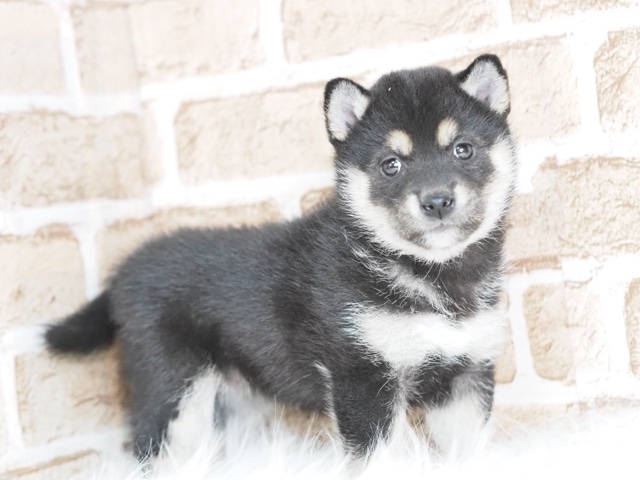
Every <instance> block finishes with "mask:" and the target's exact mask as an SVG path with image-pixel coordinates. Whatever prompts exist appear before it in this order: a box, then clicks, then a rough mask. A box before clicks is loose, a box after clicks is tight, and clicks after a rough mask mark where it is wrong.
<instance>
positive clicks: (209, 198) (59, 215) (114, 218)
mask: <svg viewBox="0 0 640 480" xmlns="http://www.w3.org/2000/svg"><path fill="white" fill-rule="evenodd" d="M332 179H333V172H330V171H327V172H318V173H316V174H304V175H291V176H277V177H265V178H260V179H253V180H250V179H244V180H238V181H221V182H207V183H205V184H202V185H200V186H197V187H189V188H184V187H176V189H175V190H170V191H162V188H163V187H162V186H160V187H158V189H155V190H154V192H152V194H151V196H149V197H142V198H137V199H130V200H100V199H91V200H84V201H79V202H73V203H65V204H54V205H50V206H46V207H32V208H29V207H26V208H19V209H16V210H13V211H10V212H5V213H3V223H4V225H0V234H4V235H18V236H24V235H29V234H32V233H35V232H36V231H37V230H38V229H40V228H43V227H45V226H47V225H53V224H63V225H68V226H69V227H71V228H72V229H73V228H75V227H78V226H85V225H88V224H89V223H90V221H88V220H87V219H88V218H91V219H92V220H91V222H95V227H96V228H104V227H108V226H109V225H111V224H113V223H116V222H118V221H122V220H135V219H142V218H146V217H148V216H151V215H153V213H155V212H157V211H161V210H165V209H171V208H203V209H204V208H212V209H217V208H227V207H236V206H249V205H255V204H257V203H261V202H265V201H269V200H273V201H276V202H280V201H283V199H284V201H285V202H287V203H288V202H289V201H291V202H294V201H300V197H302V195H304V194H305V193H307V192H308V191H311V190H319V189H324V188H327V187H330V186H332V185H333V180H332ZM94 219H98V220H94Z"/></svg>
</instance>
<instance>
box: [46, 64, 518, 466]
mask: <svg viewBox="0 0 640 480" xmlns="http://www.w3.org/2000/svg"><path fill="white" fill-rule="evenodd" d="M509 109H510V102H509V88H508V81H507V75H506V72H505V70H504V69H503V67H502V65H501V63H500V60H499V59H498V58H497V57H496V56H493V55H482V56H480V57H478V58H477V59H476V60H475V61H473V63H471V65H469V66H468V67H467V68H466V69H465V70H464V71H462V72H459V73H456V74H453V73H451V72H450V71H448V70H445V69H442V68H438V67H428V68H420V69H415V70H406V71H398V72H392V73H389V74H387V75H385V76H383V77H382V78H381V79H380V80H379V81H378V82H377V83H375V85H374V86H373V87H372V88H371V89H370V90H367V89H365V88H363V87H362V86H360V85H358V84H357V83H355V82H353V81H351V80H347V79H344V78H338V79H335V80H332V81H330V82H329V83H328V84H327V86H326V89H325V103H324V110H325V115H326V127H327V131H328V135H329V140H330V141H331V143H332V144H333V146H334V147H335V178H336V189H335V194H334V196H333V197H332V198H330V199H329V200H328V201H326V202H325V203H324V205H322V206H321V207H319V208H318V209H316V210H315V211H314V212H313V213H311V214H310V215H308V216H305V217H303V218H300V219H297V220H294V221H291V222H286V223H277V224H269V225H265V226H262V227H257V228H236V229H186V230H182V231H178V232H177V233H174V234H171V235H167V236H164V237H161V238H157V239H155V240H152V241H150V242H149V243H147V244H145V245H143V246H142V247H140V248H139V249H138V250H137V251H135V252H134V253H133V254H132V255H131V256H129V258H128V259H126V260H125V261H124V262H123V263H122V264H121V265H120V267H119V268H118V269H117V270H116V271H115V273H114V274H113V276H112V277H111V279H110V281H109V282H108V285H107V287H106V289H105V291H104V292H103V293H102V294H101V295H99V296H98V297H97V298H95V299H94V300H92V301H91V302H89V303H88V304H87V305H86V306H84V307H83V308H82V309H81V310H79V311H78V312H76V313H73V314H72V315H70V316H69V317H67V318H66V319H64V321H62V322H61V323H59V324H57V325H53V326H50V327H49V328H48V330H47V331H46V335H45V337H46V342H47V344H48V346H49V348H50V349H51V350H52V351H55V352H65V353H67V352H68V353H77V354H85V353H88V352H91V351H94V350H96V349H100V348H103V347H106V346H108V345H110V344H111V343H112V342H113V341H114V339H115V338H116V337H117V338H118V339H119V342H120V344H121V347H122V370H123V375H124V378H125V380H126V382H127V383H128V386H129V389H130V423H131V429H132V434H133V438H132V440H133V442H132V443H133V445H134V451H135V453H136V454H137V455H138V456H140V457H144V456H146V455H153V454H157V453H158V451H159V448H160V446H161V444H162V441H163V439H164V438H165V435H166V432H167V426H168V423H169V421H170V419H172V418H173V417H174V416H175V415H176V409H177V407H178V404H179V401H180V398H181V395H182V394H183V392H184V391H185V390H186V389H187V388H188V387H189V386H190V384H191V383H192V381H193V379H194V378H196V377H197V376H198V374H199V373H200V372H202V371H203V370H205V369H208V368H211V367H212V366H215V368H216V369H217V370H218V371H220V372H222V373H223V374H231V373H232V372H233V373H234V374H235V373H237V372H239V373H240V374H241V375H242V376H243V377H244V378H245V379H246V380H247V381H248V383H249V384H250V385H251V387H252V388H253V389H255V390H256V391H258V392H260V393H262V394H264V395H266V396H268V397H275V398H277V400H278V401H280V402H282V403H284V404H289V405H295V406H298V407H302V408H304V409H310V410H314V411H319V412H324V413H327V414H329V415H331V416H332V417H333V418H334V419H335V421H336V423H337V427H338V430H339V432H340V436H341V439H342V441H343V444H344V446H345V448H346V450H347V451H348V452H349V453H351V454H352V455H354V456H359V457H362V456H366V455H367V454H368V453H370V452H371V451H372V449H373V448H374V447H375V445H376V443H377V442H379V441H381V440H384V439H385V438H387V437H388V435H389V432H390V430H391V428H392V427H393V424H394V421H395V419H396V418H398V417H399V416H401V414H402V412H404V411H405V410H406V409H407V408H408V407H412V406H422V407H424V408H425V409H426V411H427V426H428V428H429V430H430V434H431V438H432V439H433V441H434V442H435V443H436V444H437V446H438V447H439V448H440V449H441V450H442V451H443V452H447V451H450V450H451V449H452V448H454V446H455V445H456V444H458V443H459V442H464V441H467V440H469V441H472V439H473V436H474V435H475V434H476V433H477V431H478V429H481V428H482V426H483V425H484V422H485V421H486V419H487V418H488V416H489V413H490V410H491V406H492V401H493V391H494V380H493V375H494V364H495V360H496V357H497V355H498V354H499V353H500V351H501V348H502V344H503V340H504V325H505V320H504V316H503V314H502V312H501V310H500V307H499V297H500V289H501V280H502V277H503V240H504V228H505V214H506V212H507V209H508V206H509V204H510V199H511V197H512V193H513V187H514V181H515V177H516V161H515V154H514V145H513V142H512V140H511V136H510V131H509V127H508V124H507V115H508V113H509ZM212 428H213V426H212Z"/></svg>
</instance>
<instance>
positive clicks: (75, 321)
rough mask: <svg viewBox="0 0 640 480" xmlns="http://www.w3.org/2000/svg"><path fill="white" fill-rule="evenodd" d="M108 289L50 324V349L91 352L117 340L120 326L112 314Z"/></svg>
mask: <svg viewBox="0 0 640 480" xmlns="http://www.w3.org/2000/svg"><path fill="white" fill-rule="evenodd" d="M109 310H110V307H109V297H108V295H107V292H103V293H102V294H101V295H100V296H98V297H97V298H95V299H93V300H92V301H91V302H89V303H87V304H86V305H85V306H84V307H82V308H81V309H80V310H78V311H77V312H76V313H74V314H72V315H69V316H68V317H67V318H65V319H64V320H63V321H62V322H60V323H58V324H56V325H50V326H49V327H48V328H47V330H46V332H45V335H44V338H45V341H46V343H47V346H48V347H49V349H50V350H52V351H54V352H59V353H76V354H87V353H90V352H92V351H94V350H98V349H100V348H106V347H108V346H109V345H111V344H112V343H113V340H114V338H115V334H116V330H117V326H116V324H115V323H113V320H112V319H111V316H110V315H109Z"/></svg>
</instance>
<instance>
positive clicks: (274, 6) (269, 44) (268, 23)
mask: <svg viewBox="0 0 640 480" xmlns="http://www.w3.org/2000/svg"><path fill="white" fill-rule="evenodd" d="M258 10H259V17H260V20H259V23H260V26H259V37H260V41H261V43H262V46H263V48H264V51H265V56H266V63H267V65H270V66H274V67H278V66H281V65H284V64H286V63H287V59H286V54H285V45H284V31H283V24H282V15H281V13H282V0H258Z"/></svg>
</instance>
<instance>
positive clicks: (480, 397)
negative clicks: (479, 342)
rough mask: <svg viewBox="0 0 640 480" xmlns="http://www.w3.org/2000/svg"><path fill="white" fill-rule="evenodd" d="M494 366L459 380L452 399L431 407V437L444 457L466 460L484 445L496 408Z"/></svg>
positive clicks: (478, 368) (477, 369) (480, 368)
mask: <svg viewBox="0 0 640 480" xmlns="http://www.w3.org/2000/svg"><path fill="white" fill-rule="evenodd" d="M493 374H494V366H493V364H490V363H486V364H482V365H477V366H474V367H472V369H471V370H468V371H467V372H465V373H463V374H461V375H459V376H458V377H456V378H455V379H454V380H453V382H452V385H451V396H450V398H448V399H447V400H446V401H445V402H444V403H441V404H438V405H435V406H431V407H428V408H427V426H428V429H429V435H430V437H431V439H432V440H433V441H434V442H435V444H436V446H437V447H438V449H439V450H440V452H441V453H442V455H443V456H445V457H447V458H464V457H467V456H468V455H470V454H471V453H473V451H474V450H475V449H477V448H479V447H481V445H482V440H483V435H484V434H485V433H486V424H487V420H488V419H489V414H490V412H491V407H492V405H493V392H494V380H493Z"/></svg>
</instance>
